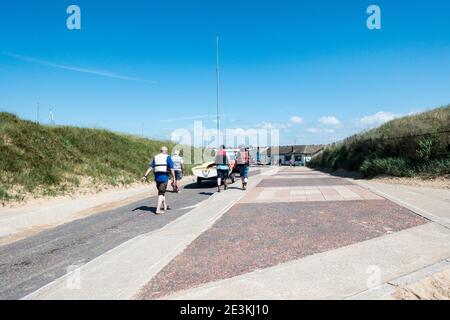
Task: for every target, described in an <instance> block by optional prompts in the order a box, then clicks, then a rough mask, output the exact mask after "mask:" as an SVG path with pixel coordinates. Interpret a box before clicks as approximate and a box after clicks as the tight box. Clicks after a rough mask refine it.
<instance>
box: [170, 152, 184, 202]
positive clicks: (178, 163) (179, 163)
mask: <svg viewBox="0 0 450 320" xmlns="http://www.w3.org/2000/svg"><path fill="white" fill-rule="evenodd" d="M172 162H173V170H174V171H175V176H174V179H173V182H172V188H173V191H174V192H176V193H179V192H180V186H179V182H180V181H181V179H183V172H184V161H183V158H182V157H180V151H178V150H175V151H174V152H173V157H172Z"/></svg>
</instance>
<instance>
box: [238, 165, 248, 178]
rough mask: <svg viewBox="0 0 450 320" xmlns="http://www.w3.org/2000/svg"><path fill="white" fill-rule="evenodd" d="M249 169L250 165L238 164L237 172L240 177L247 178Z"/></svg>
mask: <svg viewBox="0 0 450 320" xmlns="http://www.w3.org/2000/svg"><path fill="white" fill-rule="evenodd" d="M249 171H250V166H248V165H240V166H239V173H240V175H241V177H244V178H248V173H249Z"/></svg>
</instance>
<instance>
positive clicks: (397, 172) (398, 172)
mask: <svg viewBox="0 0 450 320" xmlns="http://www.w3.org/2000/svg"><path fill="white" fill-rule="evenodd" d="M360 171H361V172H362V173H363V174H364V175H365V176H366V177H374V176H376V175H379V174H388V175H391V176H395V177H411V176H412V175H413V174H414V170H413V169H412V168H411V165H410V164H409V163H408V162H407V161H406V160H404V159H402V158H384V159H380V158H373V159H367V160H365V161H364V163H363V164H362V166H361V168H360Z"/></svg>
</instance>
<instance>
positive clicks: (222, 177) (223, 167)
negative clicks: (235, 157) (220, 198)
mask: <svg viewBox="0 0 450 320" xmlns="http://www.w3.org/2000/svg"><path fill="white" fill-rule="evenodd" d="M215 163H216V170H217V192H220V186H221V185H222V181H223V186H224V189H225V190H227V189H228V181H227V179H228V176H229V170H230V163H231V162H230V158H229V157H228V155H227V151H226V150H225V146H224V145H222V146H220V150H219V151H217V154H216V158H215Z"/></svg>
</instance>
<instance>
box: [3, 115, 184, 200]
mask: <svg viewBox="0 0 450 320" xmlns="http://www.w3.org/2000/svg"><path fill="white" fill-rule="evenodd" d="M162 145H167V146H168V147H169V149H171V148H173V147H174V143H171V142H168V141H156V140H150V139H144V138H139V137H135V136H130V135H126V134H119V133H114V132H110V131H107V130H99V129H88V128H79V127H69V126H57V127H52V126H44V125H38V124H36V123H34V122H31V121H25V120H21V119H19V118H18V117H17V116H15V115H13V114H10V113H6V112H1V113H0V173H1V175H0V200H3V201H8V200H11V199H17V198H20V197H23V196H24V195H25V194H34V195H57V194H67V193H70V192H71V191H72V190H74V189H75V188H77V187H79V185H80V181H81V180H82V179H85V178H86V177H89V178H90V179H91V181H92V184H93V185H94V186H95V185H111V186H116V185H127V184H130V183H132V182H135V181H137V180H138V179H139V178H140V177H142V175H143V174H144V172H145V170H146V169H147V167H148V165H149V161H150V159H151V158H152V157H153V156H154V155H155V154H157V153H158V151H159V148H160V147H161V146H162ZM189 167H190V166H187V169H189Z"/></svg>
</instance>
